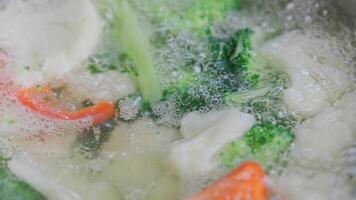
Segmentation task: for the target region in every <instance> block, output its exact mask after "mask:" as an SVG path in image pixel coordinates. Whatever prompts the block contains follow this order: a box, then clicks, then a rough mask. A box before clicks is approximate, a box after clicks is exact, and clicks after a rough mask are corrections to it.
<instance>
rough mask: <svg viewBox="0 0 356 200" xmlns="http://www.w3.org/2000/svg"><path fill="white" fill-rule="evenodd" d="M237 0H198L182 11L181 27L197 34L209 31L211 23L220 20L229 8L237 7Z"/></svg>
mask: <svg viewBox="0 0 356 200" xmlns="http://www.w3.org/2000/svg"><path fill="white" fill-rule="evenodd" d="M238 6H239V1H238V0H219V1H211V0H198V1H193V2H192V5H190V7H189V8H188V9H187V11H186V13H183V19H184V20H182V23H183V24H184V25H183V28H189V29H191V30H193V31H195V32H197V33H199V34H204V33H207V32H208V31H209V28H210V26H211V25H214V23H216V22H219V21H222V20H223V19H224V18H225V17H226V15H227V13H228V12H229V11H230V10H234V9H237V8H238Z"/></svg>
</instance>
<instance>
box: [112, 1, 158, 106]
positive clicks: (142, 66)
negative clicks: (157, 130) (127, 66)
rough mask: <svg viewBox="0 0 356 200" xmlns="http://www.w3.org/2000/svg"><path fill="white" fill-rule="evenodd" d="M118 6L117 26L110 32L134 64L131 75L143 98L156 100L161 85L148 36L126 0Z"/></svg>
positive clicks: (150, 100) (151, 100)
mask: <svg viewBox="0 0 356 200" xmlns="http://www.w3.org/2000/svg"><path fill="white" fill-rule="evenodd" d="M118 8H119V11H118V12H117V16H116V19H115V22H116V21H117V24H118V26H115V27H114V30H113V32H112V34H113V36H115V37H118V39H119V42H120V44H121V45H122V46H123V47H124V50H125V52H126V53H127V55H128V56H129V57H130V58H131V59H132V61H133V63H134V65H135V69H134V72H135V73H134V74H133V76H134V79H135V80H136V82H137V85H138V87H139V89H140V90H141V92H142V96H143V98H144V99H145V100H147V101H149V102H150V103H152V102H156V101H158V100H159V99H160V96H161V87H160V81H159V78H158V75H157V72H156V69H155V67H154V60H153V57H152V54H151V47H150V43H149V39H148V36H147V35H146V34H145V32H144V31H143V29H142V28H141V25H140V23H139V21H138V19H137V17H136V14H135V12H134V11H133V10H132V9H131V7H130V5H129V4H128V3H127V2H126V1H120V3H119V4H118Z"/></svg>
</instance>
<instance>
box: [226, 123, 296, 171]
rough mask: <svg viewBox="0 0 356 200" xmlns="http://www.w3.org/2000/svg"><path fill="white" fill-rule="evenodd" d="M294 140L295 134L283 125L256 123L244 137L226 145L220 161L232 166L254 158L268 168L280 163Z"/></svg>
mask: <svg viewBox="0 0 356 200" xmlns="http://www.w3.org/2000/svg"><path fill="white" fill-rule="evenodd" d="M293 141H294V134H293V133H292V132H291V131H289V130H286V129H285V128H283V127H282V126H278V125H272V124H269V123H264V124H259V125H255V126H254V127H253V128H252V129H251V130H250V131H248V132H247V133H246V134H245V135H244V137H243V138H241V139H238V140H237V141H234V142H231V143H229V144H227V145H226V146H225V148H224V149H223V150H222V151H221V153H220V161H221V162H222V163H223V165H224V166H226V167H229V168H231V167H234V166H236V165H239V164H240V163H242V162H244V161H245V160H253V161H256V162H259V163H260V164H261V165H263V166H264V167H266V168H268V167H271V165H272V164H275V163H278V161H279V159H280V158H281V156H282V155H283V154H284V153H286V152H287V151H288V149H289V147H290V145H291V144H292V142H293Z"/></svg>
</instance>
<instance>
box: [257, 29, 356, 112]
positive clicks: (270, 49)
mask: <svg viewBox="0 0 356 200" xmlns="http://www.w3.org/2000/svg"><path fill="white" fill-rule="evenodd" d="M330 49H331V48H329V46H328V43H327V42H326V41H324V40H322V39H319V38H315V37H314V36H313V35H312V34H311V33H309V32H306V33H301V32H298V31H292V32H290V33H287V34H285V35H283V36H281V37H278V38H276V39H274V40H272V41H270V42H268V43H267V44H266V45H264V47H263V48H262V52H263V54H264V55H265V57H266V58H267V59H268V60H269V61H270V63H272V64H275V63H277V65H279V67H281V68H282V70H285V71H287V73H289V75H290V78H291V82H292V85H291V87H290V88H289V89H287V90H286V92H285V95H284V100H285V102H286V103H287V105H288V106H289V107H290V108H291V109H292V110H294V111H295V112H297V113H298V114H300V115H301V116H302V117H303V118H307V117H310V116H313V115H315V114H317V113H319V112H321V111H322V110H323V109H324V108H326V107H329V106H330V105H332V104H333V103H334V102H335V101H336V100H337V99H339V98H340V97H341V96H342V95H343V94H344V93H345V92H346V91H347V89H348V88H349V86H350V85H351V83H350V78H349V76H348V72H347V68H346V67H345V66H343V61H342V58H339V57H337V55H335V54H333V52H331V51H330Z"/></svg>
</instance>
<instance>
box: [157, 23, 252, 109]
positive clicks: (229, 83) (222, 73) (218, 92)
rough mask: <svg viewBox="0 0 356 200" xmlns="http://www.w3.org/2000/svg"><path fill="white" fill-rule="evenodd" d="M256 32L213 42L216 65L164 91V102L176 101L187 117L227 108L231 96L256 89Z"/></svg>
mask: <svg viewBox="0 0 356 200" xmlns="http://www.w3.org/2000/svg"><path fill="white" fill-rule="evenodd" d="M252 34H253V32H252V30H250V29H241V30H238V31H237V32H236V33H235V34H233V35H232V36H231V37H230V38H228V39H220V40H218V39H212V42H211V44H212V46H211V51H212V52H213V55H214V56H213V61H209V62H207V63H206V64H205V66H208V67H207V69H205V71H203V72H200V73H195V72H193V71H192V72H187V73H186V76H185V77H184V78H183V79H182V80H180V81H179V82H177V83H174V84H172V85H169V86H167V87H165V88H164V89H163V92H162V98H161V100H163V101H166V100H173V102H174V103H175V104H176V105H177V107H178V111H180V112H181V113H187V112H190V111H194V110H200V109H204V110H205V109H208V110H209V109H211V108H213V107H215V106H216V105H223V104H224V101H225V100H224V98H225V96H226V95H227V94H229V93H233V92H237V91H240V88H244V89H246V88H248V87H252V86H253V85H256V84H257V82H258V75H257V74H254V73H252V70H251V65H252V64H251V63H252V45H251V37H252Z"/></svg>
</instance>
